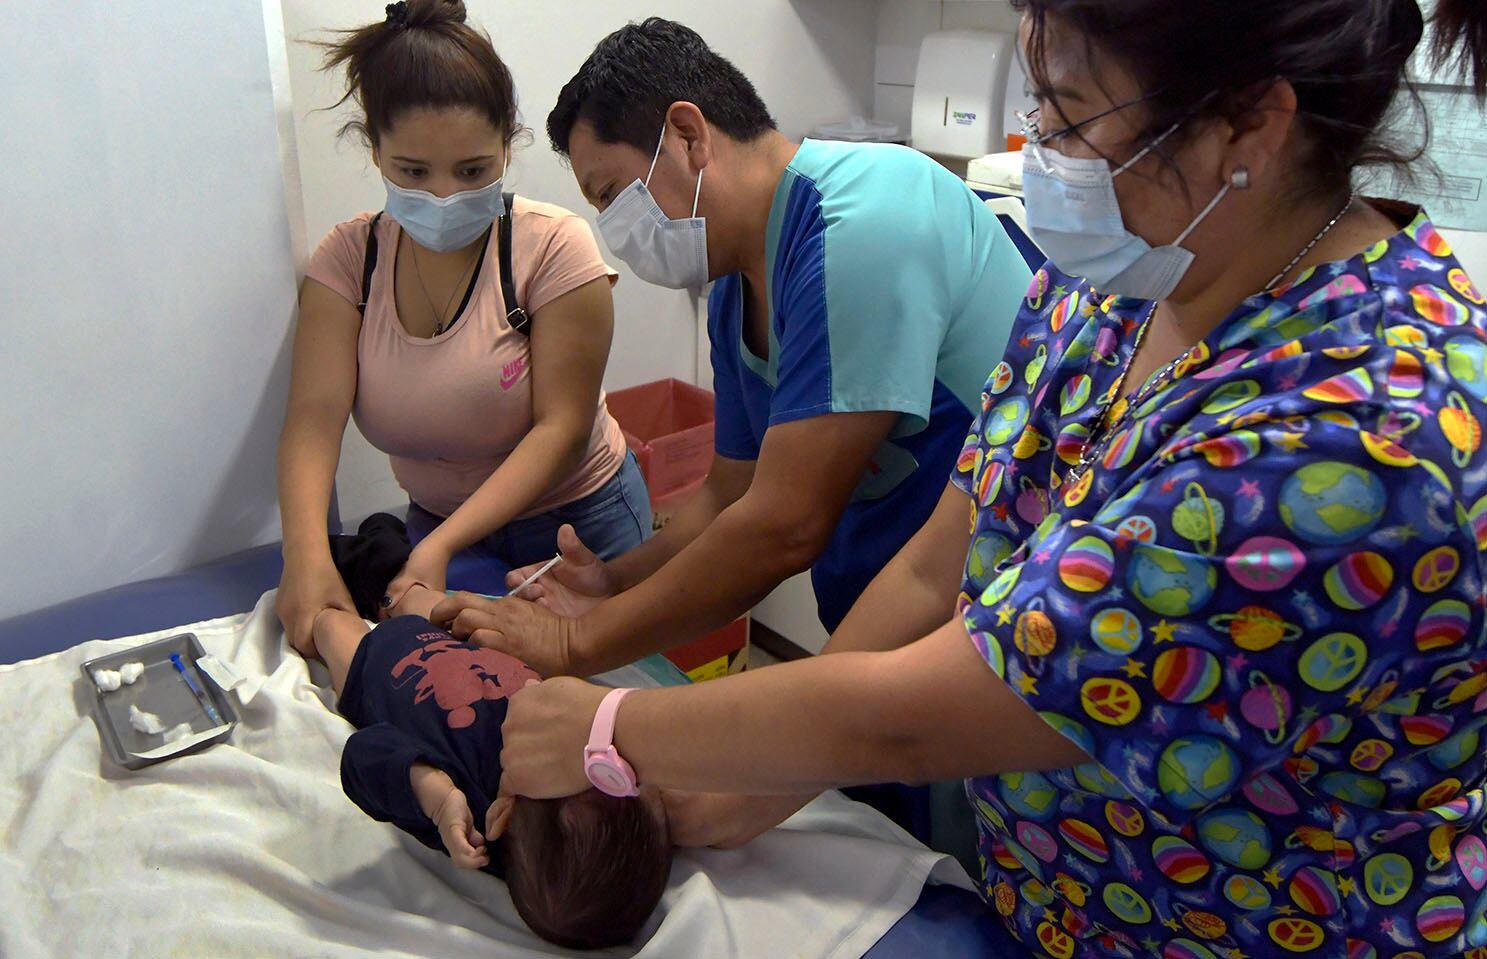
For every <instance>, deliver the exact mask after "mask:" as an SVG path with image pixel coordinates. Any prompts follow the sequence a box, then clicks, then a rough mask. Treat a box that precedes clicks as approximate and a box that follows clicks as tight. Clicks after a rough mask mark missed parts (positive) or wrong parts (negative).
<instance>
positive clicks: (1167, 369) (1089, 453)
mask: <svg viewBox="0 0 1487 959" xmlns="http://www.w3.org/2000/svg"><path fill="white" fill-rule="evenodd" d="M1357 199H1358V195H1357V194H1356V193H1350V194H1348V202H1347V203H1344V204H1343V207H1342V209H1341V210H1338V211H1337V215H1336V216H1334V217H1333V218H1332V219H1331V220H1328V221H1327V225H1326V226H1324V227H1322V229H1321V230H1319V231H1318V232H1317V235H1316V236H1314V237H1312V238H1311V242H1310V243H1308V244H1306V246H1305V247H1303V248H1302V250H1301V252H1300V253H1297V254H1296V255H1295V256H1294V257H1292V258H1291V262H1290V263H1287V264H1286V268H1285V269H1284V270H1281V271H1280V272H1279V273H1277V274H1276V275H1275V276H1274V277H1272V278H1271V280H1270V282H1269V283H1267V284H1265V289H1264V290H1263V292H1265V293H1269V292H1270V291H1271V290H1274V289H1275V288H1276V286H1277V285H1278V284H1279V283H1280V281H1281V280H1283V279H1285V278H1286V276H1287V275H1288V274H1289V273H1290V272H1291V271H1292V270H1294V269H1295V268H1296V264H1298V263H1300V262H1301V261H1302V260H1303V259H1305V258H1306V255H1307V254H1308V253H1310V252H1311V251H1312V250H1314V249H1316V246H1317V244H1318V243H1321V242H1322V239H1323V238H1324V237H1325V236H1326V235H1327V234H1329V233H1331V232H1332V228H1333V227H1335V226H1337V224H1338V223H1339V222H1340V221H1341V220H1342V218H1343V217H1344V216H1346V215H1347V212H1348V211H1349V210H1351V209H1352V208H1353V203H1354V202H1355V201H1356V200H1357ZM1156 315H1157V304H1155V303H1153V304H1152V305H1151V309H1150V310H1148V311H1147V313H1146V319H1145V320H1143V321H1142V322H1141V327H1140V329H1138V330H1137V331H1136V341H1135V343H1134V344H1132V346H1131V354H1130V356H1128V357H1127V358H1126V361H1125V363H1124V364H1123V365H1122V366H1121V369H1120V375H1119V376H1118V377H1116V380H1115V385H1114V386H1112V387H1111V388H1110V390H1109V391H1107V392H1106V394H1105V396H1104V398H1102V399H1101V400H1100V405H1099V406H1098V407H1097V408H1096V410H1095V421H1094V423H1095V431H1094V432H1093V433H1091V434H1090V437H1089V439H1087V440H1085V442H1084V445H1083V446H1082V447H1080V450H1079V462H1078V463H1076V464H1075V465H1074V468H1073V469H1071V470H1069V472H1067V473H1066V474H1064V481H1063V482H1062V483H1061V484H1060V487H1059V488H1063V487H1065V486H1073V485H1074V484H1075V483H1078V482H1079V481H1080V480H1081V479H1083V478H1084V474H1085V473H1086V472H1088V471H1089V468H1090V467H1091V466H1092V465H1094V462H1095V460H1097V459H1099V457H1100V454H1101V453H1103V452H1104V451H1105V446H1106V445H1107V444H1108V443H1109V441H1110V438H1111V437H1112V436H1114V435H1115V433H1116V432H1117V429H1118V427H1120V426H1122V425H1124V424H1125V421H1126V419H1127V418H1128V417H1129V416H1130V415H1131V411H1132V410H1134V409H1135V408H1136V407H1138V406H1140V405H1141V404H1143V403H1145V402H1146V401H1147V400H1148V399H1150V398H1151V396H1152V395H1153V394H1155V393H1157V392H1158V391H1159V390H1161V388H1162V387H1163V386H1165V385H1167V380H1168V377H1170V376H1171V375H1172V372H1173V371H1174V370H1176V369H1177V367H1178V366H1180V365H1182V363H1183V361H1184V360H1186V359H1187V358H1188V357H1189V356H1191V355H1192V352H1193V350H1194V349H1196V348H1197V346H1196V345H1194V346H1190V347H1188V348H1187V349H1186V350H1183V351H1182V352H1181V353H1180V354H1178V355H1177V357H1176V358H1175V359H1174V360H1173V361H1172V362H1171V363H1168V364H1167V365H1166V366H1164V367H1162V368H1161V369H1160V370H1159V371H1157V374H1156V375H1155V376H1153V377H1151V378H1150V379H1148V380H1147V381H1146V383H1145V384H1144V385H1143V386H1142V388H1141V390H1140V391H1139V392H1138V393H1137V394H1136V395H1135V396H1133V397H1131V400H1130V402H1129V403H1127V404H1126V408H1125V409H1124V410H1122V411H1121V414H1120V416H1119V417H1118V418H1117V419H1116V421H1115V422H1114V423H1110V424H1107V423H1106V422H1105V417H1106V414H1107V413H1108V412H1109V411H1110V407H1111V406H1112V405H1113V404H1114V403H1115V399H1116V397H1118V396H1119V395H1120V391H1121V388H1122V387H1123V386H1124V385H1125V382H1126V374H1128V373H1130V372H1131V365H1132V364H1133V363H1135V361H1136V354H1137V353H1139V352H1140V351H1141V344H1142V343H1143V342H1145V340H1146V332H1147V330H1148V329H1149V328H1150V327H1151V321H1152V318H1153V317H1155V316H1156Z"/></svg>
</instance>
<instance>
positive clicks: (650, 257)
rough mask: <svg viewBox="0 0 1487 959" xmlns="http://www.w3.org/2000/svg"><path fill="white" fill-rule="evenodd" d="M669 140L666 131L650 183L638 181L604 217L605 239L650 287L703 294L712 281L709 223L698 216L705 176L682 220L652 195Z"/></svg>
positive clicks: (699, 180) (699, 176)
mask: <svg viewBox="0 0 1487 959" xmlns="http://www.w3.org/2000/svg"><path fill="white" fill-rule="evenodd" d="M665 142H666V128H665V127H662V128H661V138H660V139H659V140H657V141H656V155H655V156H654V157H652V158H651V169H650V172H649V173H647V174H646V175H645V182H644V183H642V182H641V181H640V180H635V181H633V182H632V183H631V184H630V185H629V186H627V187H625V189H624V190H622V191H621V192H620V195H619V196H617V197H615V198H614V202H613V203H611V204H609V206H608V207H607V208H606V209H605V210H604V212H603V213H601V214H599V235H600V236H602V237H604V242H605V243H607V244H609V248H610V249H611V250H613V251H614V255H615V256H617V257H619V258H620V259H621V260H624V261H625V264H626V265H627V266H629V267H630V269H632V270H634V271H635V275H636V276H638V277H640V278H641V279H642V280H644V281H646V282H647V283H654V284H656V285H657V286H665V287H670V288H671V289H673V290H686V289H694V290H700V289H701V288H702V287H704V286H706V285H707V281H708V279H709V278H710V276H709V270H708V265H707V220H706V219H705V218H703V217H700V216H698V215H697V201H698V200H699V199H701V197H702V172H701V171H698V173H697V190H696V192H695V194H694V195H693V197H692V215H691V216H690V217H687V218H685V219H681V220H673V219H671V218H670V217H668V216H667V215H666V213H665V212H664V211H663V210H662V209H661V207H660V204H658V203H656V198H655V197H653V196H651V191H650V182H651V177H653V176H655V173H656V161H657V160H659V159H660V158H661V144H663V143H665Z"/></svg>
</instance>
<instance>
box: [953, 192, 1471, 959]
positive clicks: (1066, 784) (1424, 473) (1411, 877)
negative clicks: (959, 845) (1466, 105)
mask: <svg viewBox="0 0 1487 959" xmlns="http://www.w3.org/2000/svg"><path fill="white" fill-rule="evenodd" d="M1149 305H1150V304H1149V303H1143V302H1139V301H1135V300H1129V299H1121V298H1107V297H1102V296H1101V295H1100V294H1099V293H1097V292H1096V291H1094V290H1092V289H1091V288H1090V287H1089V286H1088V285H1087V284H1084V283H1082V282H1080V281H1079V280H1077V279H1074V278H1071V277H1067V276H1063V275H1060V274H1058V273H1057V272H1054V271H1052V269H1051V268H1049V269H1045V270H1044V271H1042V272H1040V273H1039V274H1038V275H1037V276H1036V277H1035V278H1034V280H1033V285H1032V287H1031V289H1030V290H1029V292H1028V296H1027V299H1026V301H1025V302H1024V304H1023V309H1022V311H1021V314H1020V316H1019V319H1018V324H1017V327H1016V329H1014V331H1013V334H1012V343H1013V344H1014V345H1013V347H1012V349H1011V350H1010V352H1009V353H1008V355H1007V357H1006V360H1005V362H1004V363H1003V365H1002V366H1000V367H998V369H997V370H996V372H994V373H993V375H992V377H991V381H990V382H989V383H988V384H987V388H986V394H985V397H984V400H983V404H982V413H981V415H980V417H979V419H978V420H977V422H976V424H975V427H974V428H973V432H972V434H971V436H970V438H969V440H968V442H967V445H966V447H965V449H964V452H963V453H962V455H961V458H960V462H959V465H958V468H957V476H956V482H957V484H958V485H959V486H960V487H961V488H962V489H963V490H965V491H966V493H968V494H969V495H970V496H971V497H972V498H973V499H974V517H975V518H974V531H975V532H974V543H973V548H972V551H971V555H970V557H969V560H968V562H967V565H966V577H965V585H964V593H963V595H962V598H961V610H962V613H963V616H964V620H965V623H966V627H967V629H968V630H969V632H970V634H971V637H972V641H973V642H974V643H975V645H976V647H977V649H978V650H979V651H980V652H981V653H982V654H983V656H984V657H985V658H986V660H987V662H988V664H989V665H990V667H991V668H992V669H993V670H995V671H996V672H997V673H998V674H999V675H1001V676H1003V677H1005V679H1006V680H1007V681H1008V682H1009V684H1010V685H1011V686H1012V688H1013V689H1014V690H1017V691H1019V693H1020V694H1021V695H1022V696H1023V697H1024V698H1025V699H1026V700H1027V701H1028V702H1029V703H1030V704H1031V705H1032V706H1033V707H1034V708H1035V709H1037V710H1039V711H1040V713H1041V715H1042V716H1043V718H1044V719H1045V720H1047V722H1049V723H1050V724H1051V725H1053V726H1054V727H1055V728H1057V729H1058V730H1059V731H1060V732H1061V733H1063V734H1064V735H1065V736H1068V737H1069V738H1070V739H1072V740H1073V741H1075V742H1077V743H1078V744H1079V745H1080V746H1082V747H1083V748H1084V749H1085V750H1086V751H1088V752H1089V753H1090V754H1091V755H1092V756H1093V757H1094V758H1095V760H1096V762H1095V763H1091V764H1088V765H1086V766H1083V767H1080V768H1078V769H1074V770H1064V771H1057V772H1050V773H1043V774H1040V773H1021V774H1008V775H1003V776H999V777H985V778H980V779H974V780H971V781H969V782H968V783H967V790H968V793H969V795H970V798H971V800H972V802H973V804H974V806H975V808H976V810H977V812H978V817H979V825H980V829H981V850H982V853H983V856H984V860H985V867H986V878H985V892H986V894H987V896H988V897H989V898H990V900H991V901H992V903H993V904H994V905H995V907H996V908H997V910H998V911H999V912H1000V913H1001V915H1003V916H1004V917H1006V920H1007V922H1008V924H1009V926H1010V927H1011V928H1012V930H1013V932H1014V933H1015V934H1016V935H1017V936H1019V938H1021V939H1022V941H1024V942H1025V943H1028V944H1030V945H1031V944H1033V943H1037V944H1038V945H1039V947H1040V948H1041V949H1042V951H1043V952H1046V953H1047V954H1049V955H1052V956H1056V957H1060V959H1069V957H1072V956H1081V957H1089V956H1107V955H1109V956H1117V955H1135V954H1149V955H1160V956H1163V957H1175V956H1183V957H1213V956H1219V957H1222V956H1238V955H1244V956H1251V957H1258V956H1282V955H1289V954H1292V953H1296V954H1305V955H1308V956H1328V957H1337V959H1341V957H1344V956H1348V957H1352V956H1394V955H1398V954H1402V953H1404V952H1409V953H1410V954H1411V955H1423V956H1427V957H1436V956H1458V955H1462V954H1463V953H1465V952H1466V951H1467V950H1468V949H1471V948H1475V947H1482V946H1484V945H1487V919H1484V913H1487V843H1484V841H1483V838H1482V829H1481V827H1482V825H1483V789H1482V787H1483V781H1484V756H1483V750H1482V748H1481V740H1480V735H1481V729H1482V726H1483V725H1484V724H1487V638H1484V629H1483V605H1484V602H1487V591H1484V583H1483V577H1482V572H1481V550H1482V549H1483V548H1484V547H1487V458H1484V456H1483V453H1482V428H1481V423H1482V420H1483V416H1484V413H1487V408H1484V402H1487V334H1484V328H1487V311H1484V310H1483V297H1482V295H1481V294H1480V293H1479V292H1478V290H1477V288H1476V287H1475V286H1473V284H1472V282H1471V281H1470V280H1469V279H1468V278H1467V276H1466V274H1465V273H1464V272H1463V271H1462V270H1461V267H1460V265H1459V264H1458V263H1457V261H1456V260H1455V259H1454V258H1453V256H1452V254H1451V250H1450V247H1449V246H1448V244H1447V243H1446V241H1445V240H1444V239H1443V238H1442V237H1441V235H1440V234H1439V233H1438V232H1437V231H1436V230H1435V229H1434V228H1433V227H1432V226H1431V224H1430V222H1429V221H1428V220H1427V219H1426V218H1425V217H1424V216H1423V215H1421V216H1418V217H1416V218H1415V219H1414V221H1413V222H1411V223H1410V224H1409V226H1408V227H1407V228H1406V229H1404V230H1403V231H1402V232H1400V233H1398V234H1396V235H1395V236H1394V237H1393V238H1391V239H1389V240H1388V241H1386V242H1382V243H1380V244H1378V245H1377V246H1375V247H1373V248H1372V249H1369V250H1367V251H1366V252H1365V253H1363V254H1362V255H1359V256H1357V257H1354V258H1353V259H1350V260H1347V261H1345V262H1339V263H1334V264H1330V265H1327V266H1323V267H1319V268H1317V269H1315V270H1312V271H1309V272H1308V273H1306V274H1304V275H1303V276H1302V277H1301V279H1300V280H1299V281H1298V282H1297V283H1296V285H1294V286H1292V287H1290V288H1288V289H1285V290H1281V291H1279V292H1277V293H1275V294H1273V295H1260V296H1256V297H1252V298H1251V299H1249V300H1248V301H1246V302H1245V303H1244V304H1243V305H1242V306H1241V307H1240V308H1239V309H1238V310H1236V311H1235V313H1234V314H1232V315H1231V316H1230V317H1228V318H1227V319H1226V320H1225V321H1223V322H1222V323H1221V324H1220V325H1219V326H1218V328H1216V329H1215V330H1214V331H1213V333H1212V334H1211V335H1210V336H1209V337H1208V338H1207V340H1205V341H1204V343H1203V344H1201V345H1200V347H1199V348H1198V350H1197V351H1196V352H1195V355H1194V356H1193V358H1192V359H1191V360H1190V361H1189V362H1186V363H1184V364H1183V366H1182V368H1181V369H1180V370H1179V371H1178V375H1177V376H1176V377H1175V378H1174V380H1173V381H1172V382H1170V383H1169V384H1168V385H1166V386H1163V387H1161V388H1160V389H1159V390H1158V391H1157V393H1156V395H1155V396H1153V397H1152V398H1151V399H1150V400H1148V401H1145V402H1143V403H1142V404H1141V405H1140V407H1139V408H1137V409H1135V410H1133V411H1132V415H1131V417H1130V418H1129V419H1128V420H1127V421H1126V423H1125V424H1123V425H1122V426H1121V428H1120V429H1119V430H1118V431H1117V432H1116V433H1115V434H1114V435H1113V436H1111V437H1109V438H1108V442H1107V443H1106V445H1105V446H1104V448H1103V451H1102V452H1101V455H1100V457H1099V459H1098V461H1097V462H1096V464H1095V466H1094V468H1093V469H1092V470H1091V472H1090V474H1089V475H1087V476H1085V477H1083V478H1081V479H1080V481H1079V482H1077V483H1075V484H1074V485H1072V486H1065V487H1060V485H1059V479H1060V478H1061V477H1063V476H1065V475H1066V474H1067V471H1068V470H1069V468H1070V467H1071V465H1072V464H1074V463H1076V462H1077V461H1078V459H1079V454H1080V450H1081V448H1082V445H1083V443H1084V441H1085V439H1086V438H1087V437H1088V436H1089V434H1090V432H1091V430H1092V423H1091V422H1090V421H1091V417H1092V415H1093V411H1094V410H1095V409H1096V407H1097V406H1098V405H1099V403H1098V398H1099V397H1101V396H1103V395H1104V394H1105V393H1106V392H1108V391H1109V390H1110V389H1111V388H1112V385H1113V384H1114V383H1115V380H1116V378H1117V376H1118V374H1119V370H1120V369H1121V364H1122V363H1123V362H1124V361H1125V359H1126V355H1127V353H1128V352H1129V350H1130V349H1131V342H1132V340H1133V330H1134V323H1135V322H1139V319H1140V317H1142V316H1143V315H1144V311H1145V310H1146V309H1147V308H1148V307H1149ZM1128 385H1129V386H1130V387H1132V388H1134V387H1135V385H1136V384H1128Z"/></svg>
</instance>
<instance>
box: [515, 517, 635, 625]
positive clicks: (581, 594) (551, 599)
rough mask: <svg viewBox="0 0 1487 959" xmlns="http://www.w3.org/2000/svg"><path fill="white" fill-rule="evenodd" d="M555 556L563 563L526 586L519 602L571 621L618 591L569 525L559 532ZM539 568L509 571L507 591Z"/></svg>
mask: <svg viewBox="0 0 1487 959" xmlns="http://www.w3.org/2000/svg"><path fill="white" fill-rule="evenodd" d="M558 552H559V553H560V554H562V557H563V561H562V562H561V563H559V564H558V565H557V566H555V567H554V568H553V569H552V571H551V572H549V573H548V574H547V575H546V576H543V577H542V578H541V579H539V580H537V582H535V583H533V584H532V585H531V586H528V587H527V588H526V590H525V591H523V593H522V596H521V598H522V599H529V600H531V601H532V602H534V603H538V604H540V605H542V606H544V607H546V608H547V609H550V610H552V611H553V612H554V613H557V614H558V615H559V616H567V617H569V618H574V617H578V616H582V615H583V614H584V613H587V612H588V611H589V610H591V609H593V608H594V607H595V606H598V605H599V604H600V603H602V602H603V601H604V600H606V599H608V598H609V597H611V596H613V595H614V594H615V593H616V592H617V591H618V590H619V583H618V582H617V581H616V580H615V578H614V574H613V573H611V572H610V571H609V567H608V566H607V565H606V564H605V562H604V560H602V559H600V558H599V557H598V556H596V555H594V552H593V551H592V550H590V549H589V548H588V547H587V546H585V545H583V541H582V540H580V539H579V538H578V533H577V531H576V530H574V528H573V527H572V526H571V525H564V526H563V528H562V529H560V530H558ZM541 568H542V564H541V563H533V564H532V565H531V566H526V567H523V568H521V569H516V570H512V571H511V572H510V573H508V574H507V575H506V588H507V589H515V588H516V587H517V586H519V585H521V583H522V582H523V581H525V580H526V578H527V577H528V576H531V575H532V574H533V573H535V572H537V570H539V569H541Z"/></svg>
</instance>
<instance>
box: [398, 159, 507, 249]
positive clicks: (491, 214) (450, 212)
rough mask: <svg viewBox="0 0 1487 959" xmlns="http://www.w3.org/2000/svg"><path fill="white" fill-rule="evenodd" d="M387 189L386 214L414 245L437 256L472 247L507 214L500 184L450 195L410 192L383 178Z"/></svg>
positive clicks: (496, 183) (495, 183)
mask: <svg viewBox="0 0 1487 959" xmlns="http://www.w3.org/2000/svg"><path fill="white" fill-rule="evenodd" d="M382 182H383V183H384V184H386V186H387V205H386V206H385V207H384V208H383V209H385V210H386V211H387V215H388V216H390V217H392V218H393V219H394V220H397V221H398V225H399V226H401V227H402V228H403V229H404V230H406V231H407V233H408V235H409V236H410V237H412V238H413V242H415V243H417V244H418V245H419V246H421V247H424V248H425V249H429V250H433V251H434V252H435V253H448V252H449V251H451V250H458V249H459V248H460V247H464V246H469V245H470V244H471V243H474V242H475V241H476V240H478V239H480V234H482V233H484V232H485V231H486V230H488V229H490V226H491V224H492V223H494V222H495V221H496V220H499V219H500V218H501V216H502V215H503V214H505V212H506V202H505V200H504V199H503V197H502V196H501V181H500V180H497V181H496V182H494V183H491V184H488V185H486V186H483V187H481V188H480V189H478V190H465V191H463V192H460V193H453V194H450V195H449V196H443V197H440V196H434V195H433V194H432V193H429V192H428V191H426V190H409V189H407V188H406V187H400V186H398V185H397V184H396V183H393V182H392V181H391V180H389V179H388V178H387V177H383V178H382Z"/></svg>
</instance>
